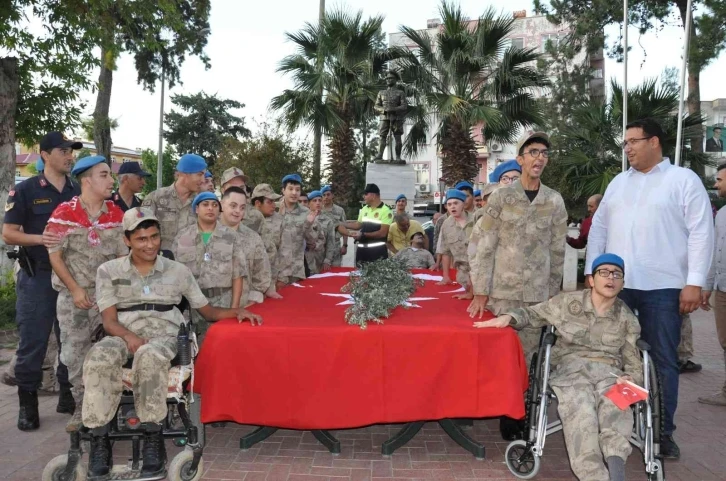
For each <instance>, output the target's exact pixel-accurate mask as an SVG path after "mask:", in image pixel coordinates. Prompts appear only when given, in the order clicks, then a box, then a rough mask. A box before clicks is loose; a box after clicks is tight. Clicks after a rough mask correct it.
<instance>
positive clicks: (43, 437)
mask: <svg viewBox="0 0 726 481" xmlns="http://www.w3.org/2000/svg"><path fill="white" fill-rule="evenodd" d="M693 328H694V337H695V350H696V357H695V361H697V362H701V363H703V365H704V369H703V371H702V372H700V373H697V374H689V375H684V376H681V389H680V399H679V402H680V404H679V410H678V414H677V417H676V422H677V424H678V430H677V432H676V435H675V437H676V440H677V441H678V443H679V445H680V447H681V452H682V457H681V460H680V461H677V462H667V463H666V479H668V480H669V481H723V480H726V436H724V434H725V433H726V408H722V407H715V406H705V405H701V404H698V402H697V401H696V399H697V398H698V396H699V395H702V394H704V393H710V392H712V391H716V390H717V389H718V388H719V387H720V386H721V385H722V384H723V382H724V367H723V354H722V352H721V348H720V346H719V345H718V341H717V339H716V335H715V326H714V322H713V314H711V313H704V312H702V311H699V312H698V313H697V314H695V315H694V316H693ZM55 403H56V398H54V397H48V398H41V404H40V405H41V416H42V419H41V428H40V430H38V431H36V432H33V433H22V432H20V431H18V430H17V429H16V427H15V422H16V416H17V395H16V393H15V389H14V388H10V387H7V386H3V385H0V479H7V480H12V481H37V480H39V479H40V476H41V473H42V470H43V467H44V466H45V464H46V463H47V461H48V460H50V459H51V458H53V457H54V456H56V455H58V454H62V453H63V452H64V451H65V449H66V448H67V445H68V439H67V435H66V434H65V433H64V425H65V422H66V420H67V417H66V416H64V415H60V414H56V413H55ZM252 429H253V428H252V427H249V426H236V425H234V424H230V425H228V426H227V427H226V428H223V429H215V428H210V429H208V430H207V437H208V444H207V447H206V449H205V454H204V461H205V468H204V469H205V474H204V477H203V479H205V480H245V481H348V480H349V481H375V480H378V481H404V480H405V481H412V480H418V479H427V480H442V481H469V480H474V479H489V480H491V479H500V480H510V479H516V478H514V477H513V476H511V475H510V474H509V472H508V471H507V468H506V466H505V465H504V460H503V453H504V450H505V448H506V445H507V443H505V442H502V440H501V438H500V437H499V433H498V424H497V422H496V421H492V420H488V421H476V422H475V425H474V428H473V430H472V431H469V433H470V434H471V435H472V436H473V437H474V438H475V439H477V440H478V441H480V442H482V443H484V444H485V445H486V447H487V459H486V460H484V461H477V460H475V459H474V458H473V457H472V456H470V455H469V454H468V453H466V452H465V451H464V450H462V449H461V448H460V447H459V446H458V445H456V444H454V443H453V441H451V440H450V439H449V438H448V436H446V434H445V433H444V432H443V431H442V430H441V429H440V428H439V427H438V425H437V424H433V423H431V424H427V425H426V426H425V427H424V429H423V430H422V431H421V432H420V433H419V434H418V436H417V437H416V438H414V439H413V440H412V441H411V442H410V443H409V444H408V445H406V446H405V447H403V448H401V449H399V450H398V451H397V452H396V453H395V454H394V455H393V456H391V457H389V458H385V457H383V456H381V454H380V445H381V443H382V442H383V441H385V440H386V439H387V438H388V437H389V436H390V435H392V434H394V433H395V432H396V431H397V430H398V427H397V426H371V427H367V428H363V429H353V430H345V431H336V432H334V435H335V436H336V437H337V438H338V439H339V440H340V442H341V444H342V453H341V454H340V455H337V456H333V455H331V454H330V453H328V452H327V451H326V450H325V448H323V447H322V446H321V445H320V444H318V443H317V441H316V440H315V439H314V438H313V437H312V435H311V434H310V433H307V432H297V431H287V430H281V431H278V432H277V433H275V434H274V435H273V436H271V437H270V438H268V439H267V441H265V442H263V443H260V444H258V445H257V446H255V447H253V448H252V449H249V450H247V451H240V449H239V437H240V436H241V435H243V434H245V433H247V432H249V431H251V430H252ZM128 444H129V443H121V444H119V445H118V446H117V447H116V449H115V460H116V463H117V464H123V463H124V462H125V460H126V457H127V456H128V453H129V449H128ZM168 449H169V452H170V457H171V456H172V455H173V454H174V453H175V452H176V448H173V446H171V444H168ZM627 470H628V479H630V480H642V479H645V476H644V474H643V471H642V463H641V460H640V454H639V452H638V451H637V450H634V452H633V455H631V457H630V458H629V460H628V464H627ZM536 479H538V480H542V481H544V480H548V481H556V480H557V481H570V480H574V479H575V478H574V476H573V475H572V472H571V471H570V468H569V465H568V462H567V456H566V453H565V449H564V443H563V440H562V434H561V433H558V434H556V435H553V436H552V437H550V438H548V441H547V445H546V447H545V456H544V458H543V460H542V469H541V471H540V474H539V475H538V476H537V478H536Z"/></svg>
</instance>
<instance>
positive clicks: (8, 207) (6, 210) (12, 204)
mask: <svg viewBox="0 0 726 481" xmlns="http://www.w3.org/2000/svg"><path fill="white" fill-rule="evenodd" d="M13 207H15V202H8V203H7V204H5V212H9V211H10V210H12V208H13Z"/></svg>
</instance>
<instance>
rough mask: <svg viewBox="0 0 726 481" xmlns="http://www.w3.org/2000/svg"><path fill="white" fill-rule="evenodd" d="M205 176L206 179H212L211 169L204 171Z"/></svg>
mask: <svg viewBox="0 0 726 481" xmlns="http://www.w3.org/2000/svg"><path fill="white" fill-rule="evenodd" d="M204 178H205V179H211V178H212V173H211V172H210V171H206V172H205V173H204Z"/></svg>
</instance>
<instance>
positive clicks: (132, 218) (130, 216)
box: [123, 207, 159, 231]
mask: <svg viewBox="0 0 726 481" xmlns="http://www.w3.org/2000/svg"><path fill="white" fill-rule="evenodd" d="M145 220H155V221H156V222H159V219H157V218H156V216H155V215H154V212H153V211H152V210H151V209H147V208H146V207H134V208H133V209H129V210H127V211H126V213H124V220H123V224H124V231H128V230H134V229H136V226H138V225H139V224H141V223H142V222H144V221H145Z"/></svg>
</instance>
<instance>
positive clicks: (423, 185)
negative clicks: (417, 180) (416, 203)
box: [416, 184, 430, 193]
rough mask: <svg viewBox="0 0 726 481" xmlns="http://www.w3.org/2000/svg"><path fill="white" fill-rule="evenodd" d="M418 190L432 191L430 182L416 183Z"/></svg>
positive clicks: (423, 191)
mask: <svg viewBox="0 0 726 481" xmlns="http://www.w3.org/2000/svg"><path fill="white" fill-rule="evenodd" d="M416 190H417V191H419V192H421V193H426V192H430V189H429V184H416Z"/></svg>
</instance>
